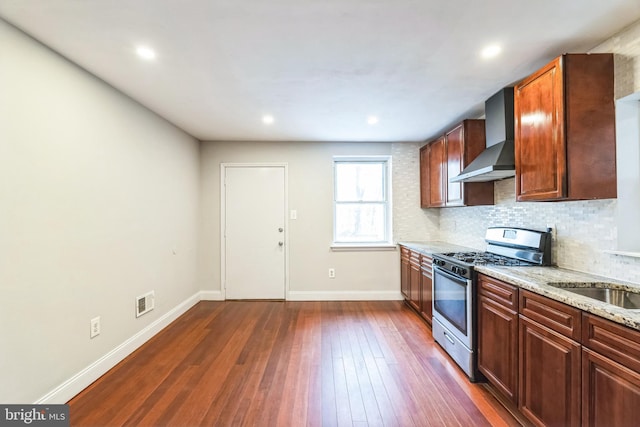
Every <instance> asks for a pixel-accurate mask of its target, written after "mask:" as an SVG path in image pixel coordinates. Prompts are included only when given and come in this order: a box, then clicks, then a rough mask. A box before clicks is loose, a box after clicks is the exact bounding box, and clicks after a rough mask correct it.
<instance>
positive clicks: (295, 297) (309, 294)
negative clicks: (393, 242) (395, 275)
mask: <svg viewBox="0 0 640 427" xmlns="http://www.w3.org/2000/svg"><path fill="white" fill-rule="evenodd" d="M287 300H288V301H398V300H402V294H401V293H400V291H289V294H288V297H287Z"/></svg>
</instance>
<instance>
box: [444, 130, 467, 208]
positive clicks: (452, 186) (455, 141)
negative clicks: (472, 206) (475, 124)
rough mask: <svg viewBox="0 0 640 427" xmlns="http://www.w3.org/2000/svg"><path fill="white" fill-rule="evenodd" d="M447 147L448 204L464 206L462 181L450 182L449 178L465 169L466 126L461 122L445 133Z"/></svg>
mask: <svg viewBox="0 0 640 427" xmlns="http://www.w3.org/2000/svg"><path fill="white" fill-rule="evenodd" d="M445 138H446V148H447V174H446V180H445V181H446V187H447V191H446V196H447V203H446V204H447V206H462V205H463V204H464V200H463V197H462V185H463V184H462V183H461V182H449V178H452V177H454V176H458V175H460V172H462V169H463V153H464V127H463V126H462V124H460V125H459V126H458V127H456V128H455V129H453V130H452V131H451V132H449V133H447V134H446V135H445Z"/></svg>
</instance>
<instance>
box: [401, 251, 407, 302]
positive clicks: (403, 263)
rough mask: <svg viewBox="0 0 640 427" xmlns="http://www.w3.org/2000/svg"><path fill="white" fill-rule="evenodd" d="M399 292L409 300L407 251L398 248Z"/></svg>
mask: <svg viewBox="0 0 640 427" xmlns="http://www.w3.org/2000/svg"><path fill="white" fill-rule="evenodd" d="M400 291H401V292H402V295H403V296H404V297H405V299H407V300H408V299H409V250H408V249H406V248H400Z"/></svg>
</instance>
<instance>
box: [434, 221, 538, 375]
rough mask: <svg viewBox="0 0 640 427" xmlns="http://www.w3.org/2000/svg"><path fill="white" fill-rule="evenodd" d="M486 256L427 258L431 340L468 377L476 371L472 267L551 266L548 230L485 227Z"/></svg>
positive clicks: (461, 254)
mask: <svg viewBox="0 0 640 427" xmlns="http://www.w3.org/2000/svg"><path fill="white" fill-rule="evenodd" d="M485 241H486V242H487V250H486V252H451V253H442V254H433V338H434V340H435V341H436V342H438V343H439V344H440V345H441V346H442V347H443V348H444V349H445V351H446V352H447V353H449V355H450V356H451V358H452V359H453V360H454V361H455V362H456V363H457V364H458V365H459V366H460V367H461V368H462V370H463V371H464V372H465V373H466V374H467V375H468V376H469V379H470V380H471V381H478V380H480V379H481V376H480V374H479V373H478V370H477V361H476V355H477V354H476V353H477V342H476V335H477V330H476V324H477V323H476V316H477V314H476V308H477V304H476V301H477V278H476V272H475V270H474V266H476V265H499V266H534V265H549V264H550V263H551V230H547V231H536V230H528V229H522V228H510V227H490V228H489V229H487V232H486V235H485Z"/></svg>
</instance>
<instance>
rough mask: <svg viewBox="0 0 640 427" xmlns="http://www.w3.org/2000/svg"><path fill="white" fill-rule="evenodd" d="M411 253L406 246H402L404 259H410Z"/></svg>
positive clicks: (401, 253) (401, 252)
mask: <svg viewBox="0 0 640 427" xmlns="http://www.w3.org/2000/svg"><path fill="white" fill-rule="evenodd" d="M410 253H411V251H410V250H409V249H408V248H405V247H404V246H400V256H401V257H402V258H409V256H410V255H409V254H410Z"/></svg>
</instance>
